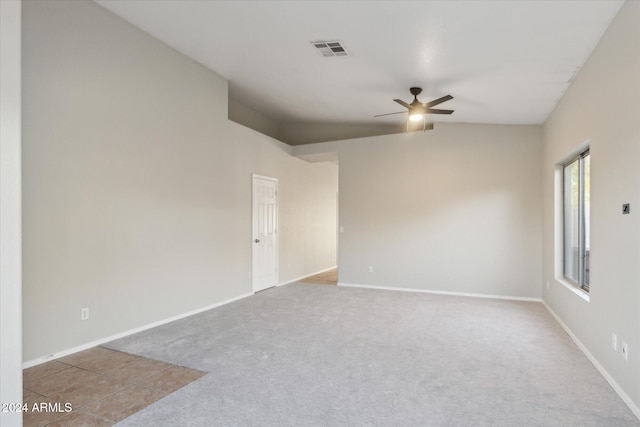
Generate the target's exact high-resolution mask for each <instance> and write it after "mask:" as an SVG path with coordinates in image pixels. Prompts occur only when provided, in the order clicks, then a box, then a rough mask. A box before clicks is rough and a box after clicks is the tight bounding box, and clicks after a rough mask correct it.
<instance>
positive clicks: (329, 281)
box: [300, 268, 338, 285]
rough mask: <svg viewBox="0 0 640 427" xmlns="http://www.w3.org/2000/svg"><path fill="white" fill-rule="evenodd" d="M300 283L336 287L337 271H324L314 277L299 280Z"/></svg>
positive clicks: (335, 269)
mask: <svg viewBox="0 0 640 427" xmlns="http://www.w3.org/2000/svg"><path fill="white" fill-rule="evenodd" d="M300 283H315V284H319V285H337V284H338V269H337V268H334V269H333V270H329V271H325V272H324V273H319V274H316V275H314V276H309V277H305V278H304V279H302V280H300Z"/></svg>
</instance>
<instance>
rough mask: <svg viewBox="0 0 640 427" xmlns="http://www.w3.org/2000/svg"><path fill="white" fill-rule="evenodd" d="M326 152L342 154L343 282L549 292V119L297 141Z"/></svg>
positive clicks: (308, 151)
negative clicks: (544, 201) (544, 258)
mask: <svg viewBox="0 0 640 427" xmlns="http://www.w3.org/2000/svg"><path fill="white" fill-rule="evenodd" d="M322 151H326V152H338V155H339V159H340V203H339V205H340V226H341V227H344V232H343V233H341V234H339V242H340V243H339V266H340V282H341V283H344V284H355V285H368V286H381V287H395V288H411V289H417V290H430V291H443V292H460V293H472V294H484V295H500V296H508V297H522V298H540V296H541V289H540V284H541V259H540V256H541V226H542V225H541V206H540V205H541V204H540V202H541V177H540V163H541V155H542V129H541V127H540V126H501V125H468V124H437V125H436V129H435V130H432V131H429V132H415V133H409V134H399V135H389V136H378V137H371V138H361V139H355V140H350V141H340V142H333V143H325V144H314V145H305V146H300V147H295V148H294V152H295V153H296V155H300V156H303V157H309V156H310V155H311V157H313V156H312V155H313V154H314V153H318V152H322ZM369 266H371V267H372V268H373V272H369Z"/></svg>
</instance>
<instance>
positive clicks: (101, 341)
mask: <svg viewBox="0 0 640 427" xmlns="http://www.w3.org/2000/svg"><path fill="white" fill-rule="evenodd" d="M251 295H253V292H250V293H246V294H242V295H240V296H237V297H234V298H229V299H227V300H224V301H221V302H218V303H215V304H211V305H208V306H206V307H201V308H198V309H195V310H191V311H188V312H186V313H182V314H178V315H176V316H172V317H168V318H166V319H163V320H159V321H157V322H153V323H149V324H147V325H144V326H140V327H138V328H134V329H130V330H128V331H124V332H121V333H118V334H115V335H111V336H109V337H105V338H101V339H98V340H95V341H91V342H88V343H85V344H82V345H79V346H77V347H73V348H69V349H66V350H62V351H58V352H56V353H53V354H49V355H47V356H43V357H39V358H37V359H33V360H29V361H27V362H23V363H22V369H26V368H30V367H32V366H36V365H40V364H41V363H44V362H48V361H50V360H55V359H59V358H61V357H64V356H68V355H70V354H73V353H77V352H79V351H83V350H87V349H89V348H92V347H96V346H98V345H100V344H104V343H107V342H109V341H113V340H117V339H118V338H124V337H126V336H128V335H132V334H135V333H138V332H142V331H145V330H147V329H151V328H155V327H156V326H160V325H164V324H166V323H170V322H174V321H176V320H180V319H184V318H185V317H189V316H193V315H194V314H198V313H202V312H203V311H207V310H211V309H213V308H216V307H220V306H223V305H226V304H229V303H232V302H234V301H238V300H241V299H243V298H246V297H249V296H251Z"/></svg>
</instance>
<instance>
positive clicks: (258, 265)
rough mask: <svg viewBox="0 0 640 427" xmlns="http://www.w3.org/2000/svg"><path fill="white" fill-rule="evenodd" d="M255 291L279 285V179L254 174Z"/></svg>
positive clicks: (253, 275) (253, 274)
mask: <svg viewBox="0 0 640 427" xmlns="http://www.w3.org/2000/svg"><path fill="white" fill-rule="evenodd" d="M252 239H253V241H252V245H253V251H252V253H253V267H252V270H253V272H252V276H251V277H252V278H253V292H258V291H261V290H263V289H267V288H270V287H272V286H276V285H277V284H278V180H277V179H275V178H269V177H266V176H260V175H253V238H252Z"/></svg>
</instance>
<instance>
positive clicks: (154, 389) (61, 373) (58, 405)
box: [23, 347, 205, 427]
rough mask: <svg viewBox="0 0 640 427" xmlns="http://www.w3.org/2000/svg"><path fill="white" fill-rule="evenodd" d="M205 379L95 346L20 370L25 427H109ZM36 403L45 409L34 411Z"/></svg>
mask: <svg viewBox="0 0 640 427" xmlns="http://www.w3.org/2000/svg"><path fill="white" fill-rule="evenodd" d="M203 375H205V372H200V371H196V370H193V369H188V368H183V367H181V366H175V365H171V364H169V363H164V362H159V361H156V360H151V359H146V358H144V357H139V356H135V355H132V354H128V353H122V352H119V351H115V350H110V349H107V348H104V347H94V348H91V349H89V350H85V351H82V352H79V353H75V354H72V355H69V356H66V357H62V358H60V359H57V360H52V361H50V362H46V363H43V364H41V365H37V366H34V367H32V368H28V369H25V370H24V371H23V381H24V403H25V404H26V407H27V408H28V410H27V411H26V412H24V413H23V417H24V418H23V423H24V426H25V427H31V426H38V427H42V426H47V427H54V426H56V427H57V426H63V427H75V426H89V427H91V426H111V425H113V424H115V423H117V422H118V421H121V420H123V419H125V418H126V417H128V416H130V415H132V414H134V413H136V412H138V411H139V410H141V409H142V408H144V407H146V406H148V405H149V404H151V403H153V402H155V401H156V400H159V399H161V398H163V397H165V396H166V395H168V394H170V393H172V392H174V391H176V390H178V389H179V388H182V387H184V386H185V385H187V384H189V383H190V382H192V381H195V380H197V379H198V378H200V377H201V376H203ZM34 405H36V409H37V408H44V409H43V410H42V411H37V410H36V411H34V410H33V408H34ZM43 405H44V406H43ZM69 409H70V411H69Z"/></svg>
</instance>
